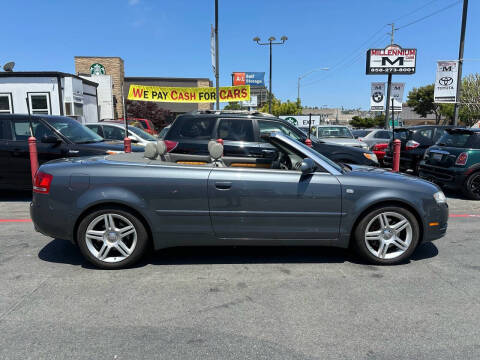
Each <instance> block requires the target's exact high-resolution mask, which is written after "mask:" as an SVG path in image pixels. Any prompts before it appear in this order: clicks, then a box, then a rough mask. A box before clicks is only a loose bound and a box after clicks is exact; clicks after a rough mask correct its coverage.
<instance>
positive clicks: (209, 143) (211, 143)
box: [208, 140, 217, 153]
mask: <svg viewBox="0 0 480 360" xmlns="http://www.w3.org/2000/svg"><path fill="white" fill-rule="evenodd" d="M216 143H217V142H216V141H215V140H210V141H209V142H208V152H209V153H210V146H212V145H214V144H216Z"/></svg>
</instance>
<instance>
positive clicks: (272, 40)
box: [253, 35, 288, 114]
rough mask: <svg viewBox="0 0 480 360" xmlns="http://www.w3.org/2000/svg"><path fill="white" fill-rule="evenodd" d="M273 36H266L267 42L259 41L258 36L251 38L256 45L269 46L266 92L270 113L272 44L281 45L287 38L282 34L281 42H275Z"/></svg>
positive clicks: (270, 111)
mask: <svg viewBox="0 0 480 360" xmlns="http://www.w3.org/2000/svg"><path fill="white" fill-rule="evenodd" d="M275 40H276V39H275V38H274V37H273V36H270V37H269V38H268V42H266V43H261V42H260V38H259V37H258V36H256V37H254V38H253V41H255V42H256V43H257V44H258V45H268V46H269V47H270V74H269V88H270V90H269V94H268V112H269V113H270V114H271V113H272V45H282V44H285V41H287V40H288V38H287V37H286V36H285V35H284V36H282V37H281V38H280V40H282V41H281V42H275Z"/></svg>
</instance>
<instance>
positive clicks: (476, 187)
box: [419, 129, 480, 200]
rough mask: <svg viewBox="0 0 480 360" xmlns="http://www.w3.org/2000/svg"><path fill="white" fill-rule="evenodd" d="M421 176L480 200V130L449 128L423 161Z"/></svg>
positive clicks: (428, 151)
mask: <svg viewBox="0 0 480 360" xmlns="http://www.w3.org/2000/svg"><path fill="white" fill-rule="evenodd" d="M419 173H420V177H422V178H424V179H427V180H430V181H433V182H434V183H436V184H439V185H441V186H443V187H448V188H452V189H455V190H461V191H463V193H464V194H465V195H466V196H468V197H469V198H470V199H474V200H480V129H447V130H446V131H445V133H444V134H443V136H442V137H441V138H440V139H439V140H438V142H437V144H436V145H434V146H432V147H430V148H429V149H428V150H427V151H426V153H425V157H424V159H423V161H421V162H420V171H419Z"/></svg>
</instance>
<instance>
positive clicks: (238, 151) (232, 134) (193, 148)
mask: <svg viewBox="0 0 480 360" xmlns="http://www.w3.org/2000/svg"><path fill="white" fill-rule="evenodd" d="M276 131H280V132H282V133H284V134H286V135H288V136H290V137H292V138H294V139H295V140H298V141H300V142H302V143H304V142H305V140H306V139H307V134H305V133H304V132H303V131H302V130H300V129H298V128H297V127H295V126H294V125H292V124H290V123H289V122H288V121H285V120H282V119H279V118H277V117H274V116H272V115H268V114H263V113H258V112H253V113H251V112H235V111H231V112H229V111H211V110H210V111H196V112H192V113H188V114H184V115H180V116H178V117H177V119H176V120H175V121H174V122H173V124H172V125H171V128H170V129H169V131H168V132H167V134H166V135H165V138H164V140H165V143H166V144H167V150H168V152H170V153H173V154H175V153H177V154H190V155H208V147H207V144H208V142H209V141H210V140H212V139H223V141H224V152H225V153H224V155H225V156H233V157H250V158H256V159H258V160H259V161H258V162H257V164H258V165H260V166H263V167H264V165H265V166H268V164H269V163H270V164H271V163H272V159H275V158H276V157H277V155H278V154H277V151H276V149H275V148H274V147H273V146H272V145H271V144H269V143H268V142H266V141H264V140H263V139H262V133H270V132H276ZM311 140H312V147H313V148H314V149H315V150H316V151H318V152H319V153H321V154H322V155H324V156H326V157H328V158H330V159H331V160H333V161H336V162H343V163H350V164H357V165H369V166H378V161H377V157H376V155H375V154H374V153H372V152H371V151H368V150H362V149H359V148H354V147H351V146H342V145H336V144H332V143H326V142H324V141H322V140H320V139H318V138H316V137H314V136H311Z"/></svg>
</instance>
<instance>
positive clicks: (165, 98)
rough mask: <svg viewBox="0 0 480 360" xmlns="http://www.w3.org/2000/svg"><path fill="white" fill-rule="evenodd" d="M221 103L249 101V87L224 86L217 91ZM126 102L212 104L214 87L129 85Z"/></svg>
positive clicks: (214, 97)
mask: <svg viewBox="0 0 480 360" xmlns="http://www.w3.org/2000/svg"><path fill="white" fill-rule="evenodd" d="M218 95H219V98H220V101H221V102H228V101H247V100H250V86H249V85H243V86H225V87H221V88H220V89H219V93H218ZM128 100H139V101H156V102H170V103H212V102H215V101H216V92H215V88H214V87H202V88H198V87H168V86H144V85H130V89H129V91H128Z"/></svg>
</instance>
